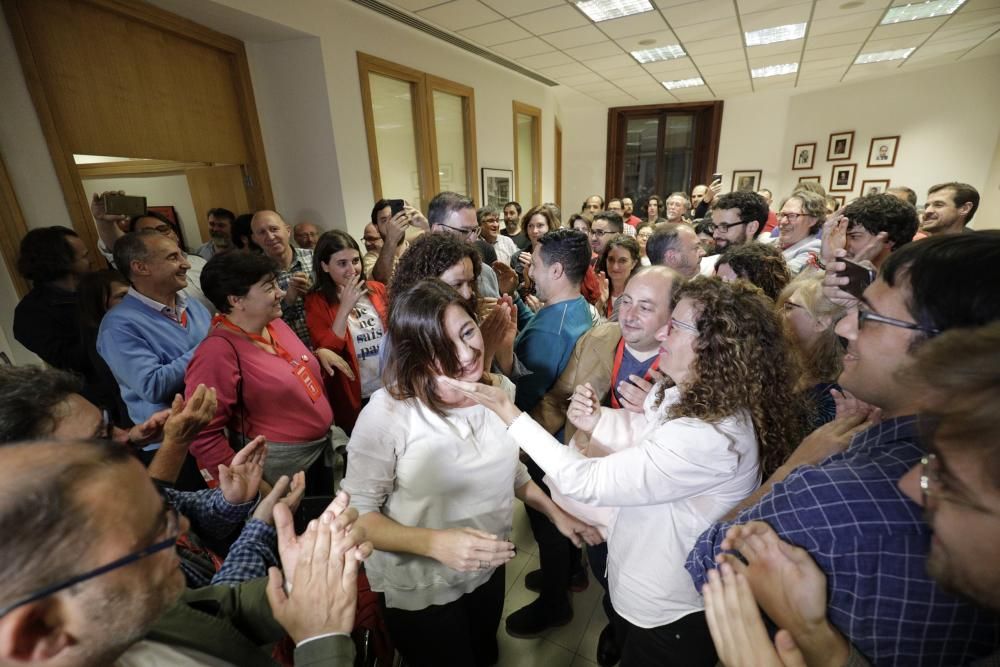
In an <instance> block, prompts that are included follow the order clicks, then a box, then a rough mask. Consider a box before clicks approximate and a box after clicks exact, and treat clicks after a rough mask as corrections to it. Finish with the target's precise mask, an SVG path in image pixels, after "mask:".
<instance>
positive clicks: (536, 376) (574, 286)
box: [506, 229, 593, 637]
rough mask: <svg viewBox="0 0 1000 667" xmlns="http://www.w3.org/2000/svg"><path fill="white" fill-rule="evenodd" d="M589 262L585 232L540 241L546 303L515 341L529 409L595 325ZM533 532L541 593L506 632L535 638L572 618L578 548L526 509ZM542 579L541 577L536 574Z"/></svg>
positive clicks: (539, 270)
mask: <svg viewBox="0 0 1000 667" xmlns="http://www.w3.org/2000/svg"><path fill="white" fill-rule="evenodd" d="M589 264H590V243H589V241H588V240H587V237H586V236H585V235H584V234H583V232H579V231H576V230H573V229H558V230H556V231H551V232H549V233H547V234H545V235H544V236H542V238H540V239H539V240H538V246H537V247H536V248H535V250H534V252H533V253H532V257H531V267H530V269H529V271H530V276H531V279H532V280H533V281H534V283H535V290H536V293H537V295H538V298H539V299H540V300H541V301H542V302H544V303H545V307H544V308H542V309H541V310H539V311H538V313H536V314H535V316H534V317H533V318H531V320H530V321H529V322H528V324H527V325H526V326H525V327H524V328H523V329H522V330H521V332H520V333H518V335H517V338H516V339H515V340H514V353H515V355H517V358H518V360H520V362H521V363H522V364H523V365H524V366H525V367H527V369H528V370H529V371H531V372H530V373H529V374H527V375H522V376H520V377H518V378H517V379H516V380H515V384H516V386H517V393H516V394H515V397H514V398H515V403H516V404H517V407H519V408H520V409H521V410H523V411H525V412H530V411H531V410H532V409H533V408H534V407H535V405H536V404H537V403H538V402H539V401H540V400H541V399H542V397H543V396H544V395H545V393H546V392H547V391H548V390H549V389H551V388H552V385H554V384H555V382H556V379H558V377H559V376H560V375H562V372H563V371H564V370H566V365H567V364H568V363H569V359H570V357H571V356H572V355H573V349H574V347H575V346H576V341H577V339H579V338H580V336H582V335H583V334H584V333H585V332H586V331H587V330H588V329H590V327H591V326H592V324H593V321H592V320H591V317H590V309H589V307H588V306H587V301H586V300H585V299H584V298H583V297H582V296H580V282H581V281H582V280H583V276H584V274H585V273H586V271H587V267H588V266H589ZM527 465H528V472H529V473H531V478H532V479H533V480H534V481H535V483H536V484H538V485H539V486H540V487H541V488H542V489H543V490H544V491H546V493H547V492H548V488H547V487H546V486H545V484H544V483H543V482H542V477H543V476H544V473H543V472H542V471H541V469H540V468H539V467H538V466H536V465H535V463H534V461H530V460H529V461H528V462H527ZM527 511H528V518H529V520H530V521H531V530H532V532H533V533H534V535H535V540H536V541H537V542H538V557H539V560H540V561H541V577H542V581H541V586H540V589H541V590H540V592H541V595H540V596H539V598H538V599H537V600H535V601H534V602H532V603H531V604H529V605H527V606H526V607H523V608H522V609H520V610H518V611H516V612H514V613H513V614H511V615H510V616H508V617H507V624H506V625H507V633H508V634H510V635H512V636H515V637H535V636H538V635H539V634H541V633H542V632H544V631H545V630H546V629H548V628H550V627H553V626H558V625H565V624H566V623H569V621H570V620H571V619H572V618H573V608H572V606H570V603H569V596H568V594H567V589H568V588H569V583H570V576H571V574H572V570H573V569H574V567H579V558H580V553H579V551H574V549H573V545H572V543H571V542H570V541H569V540H568V539H566V538H565V537H563V536H562V534H561V533H559V531H558V530H556V528H555V526H553V525H552V522H551V521H549V519H548V518H547V517H546V516H545V515H543V514H541V513H540V512H536V511H535V510H533V509H531V508H527ZM536 577H537V575H536Z"/></svg>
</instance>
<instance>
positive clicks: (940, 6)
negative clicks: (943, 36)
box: [882, 0, 965, 25]
mask: <svg viewBox="0 0 1000 667" xmlns="http://www.w3.org/2000/svg"><path fill="white" fill-rule="evenodd" d="M964 4H965V0H930V1H929V2H915V3H912V4H909V5H900V6H899V7H893V8H891V9H890V10H889V11H888V12H886V13H885V18H883V19H882V25H890V24H892V23H901V22H903V21H916V20H917V19H929V18H933V17H935V16H947V15H948V14H953V13H954V12H955V10H956V9H958V8H959V7H961V6H962V5H964Z"/></svg>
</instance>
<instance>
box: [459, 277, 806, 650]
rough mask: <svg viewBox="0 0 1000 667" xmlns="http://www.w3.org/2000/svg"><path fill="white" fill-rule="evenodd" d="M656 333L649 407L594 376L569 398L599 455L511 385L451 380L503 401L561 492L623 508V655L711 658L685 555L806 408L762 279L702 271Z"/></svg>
mask: <svg viewBox="0 0 1000 667" xmlns="http://www.w3.org/2000/svg"><path fill="white" fill-rule="evenodd" d="M657 338H658V339H659V340H660V341H662V344H661V347H660V350H661V353H660V363H659V369H660V371H662V372H664V373H666V375H667V379H666V380H664V381H663V382H661V383H660V384H659V385H658V387H657V389H656V391H653V392H650V394H649V396H648V397H647V399H646V402H645V405H644V406H643V407H644V411H643V413H642V414H636V413H633V412H630V411H627V410H615V409H612V408H606V407H601V406H600V405H599V403H598V399H597V395H596V393H595V392H594V390H593V389H592V388H591V387H590V386H589V385H585V386H581V387H577V391H576V392H575V393H574V395H573V397H572V399H571V403H570V406H569V410H568V412H567V417H568V418H569V420H570V421H571V422H572V423H573V424H574V425H575V426H576V427H577V428H578V429H580V430H582V431H584V432H585V433H588V434H590V437H591V439H592V440H595V441H597V442H599V443H601V444H602V445H603V446H605V447H606V448H608V449H611V450H613V453H611V454H609V455H607V456H605V457H603V458H585V457H584V456H583V455H582V454H580V453H579V452H578V451H576V450H575V449H574V448H572V447H565V446H563V445H561V444H560V443H559V442H557V441H556V440H555V439H553V438H552V437H551V436H550V435H549V434H548V433H547V432H546V431H545V430H544V429H543V428H542V427H540V426H539V425H538V424H536V423H535V422H534V421H533V420H532V419H531V418H530V417H529V416H528V415H526V414H522V413H521V412H520V411H519V410H518V409H517V408H516V407H515V406H514V404H513V402H512V401H510V400H509V398H508V397H507V396H506V395H505V394H503V392H497V391H494V390H491V389H490V388H487V387H484V386H482V385H474V384H470V383H463V382H454V381H451V380H442V382H444V383H445V385H446V386H448V387H450V388H453V389H455V390H456V391H460V392H462V394H463V395H465V396H467V397H469V398H472V399H474V400H477V401H479V402H481V403H483V404H484V405H487V406H489V407H490V408H491V409H492V410H494V411H495V412H496V413H497V415H498V416H499V417H500V418H501V419H502V421H503V422H504V423H505V424H507V425H508V427H509V428H508V433H509V434H510V435H511V436H512V437H513V438H514V439H515V440H516V441H517V443H518V444H519V445H520V446H521V449H522V450H524V452H525V453H527V454H528V455H529V456H531V458H532V460H534V461H535V462H536V463H538V465H539V466H540V467H541V468H542V469H543V470H544V471H545V473H546V475H547V476H548V478H550V479H551V480H552V483H553V484H555V486H556V487H557V488H558V489H559V491H560V492H561V493H562V494H563V495H565V496H568V497H570V498H572V499H574V500H577V501H580V502H584V503H587V504H592V505H598V506H605V507H614V508H617V515H616V517H615V519H614V520H613V522H612V523H611V526H610V528H609V533H608V578H609V581H610V589H611V598H612V604H613V606H614V609H615V611H616V612H618V614H619V615H621V616H622V618H623V619H624V621H625V623H624V627H622V628H620V630H621V632H618V631H617V630H616V632H615V636H616V638H618V639H619V641H624V646H623V653H622V661H621V664H622V665H623V666H624V667H636V666H640V665H641V666H645V665H684V666H698V665H705V666H706V667H711V666H714V665H715V664H716V656H715V651H714V648H713V646H712V640H711V637H710V636H709V632H708V627H707V625H706V622H705V615H704V611H703V603H702V599H701V596H700V595H699V594H698V591H697V590H696V589H695V587H694V584H693V583H692V581H691V578H690V576H688V573H687V571H686V570H685V569H684V563H685V560H686V558H687V554H688V552H689V551H690V550H691V548H692V547H693V546H694V543H695V540H696V539H697V537H698V536H699V535H700V534H701V533H702V532H703V531H704V530H705V529H707V528H708V527H709V526H710V525H711V524H712V523H713V522H714V521H716V520H718V519H719V518H721V517H722V516H723V515H724V514H725V513H726V512H727V511H729V510H730V509H731V508H732V507H733V506H735V505H736V504H737V503H739V502H740V501H742V500H743V499H744V498H745V497H747V496H748V495H749V494H750V493H751V492H752V491H753V490H754V489H755V488H756V487H757V485H758V484H759V482H760V479H761V474H762V473H763V474H764V476H767V475H768V474H769V473H770V472H771V471H773V470H774V469H775V468H777V466H778V465H780V464H781V462H782V461H783V460H784V459H785V456H786V453H787V452H788V451H790V449H791V448H792V447H794V446H797V445H798V443H799V442H800V440H801V436H802V434H803V432H804V431H805V423H806V416H805V410H804V408H803V407H802V405H801V402H800V401H799V400H798V399H797V398H796V396H795V393H794V384H795V380H796V378H797V373H796V370H795V369H796V361H795V358H794V355H793V354H792V352H791V349H790V347H789V345H788V343H787V341H786V339H785V337H784V335H783V332H782V324H781V320H780V318H779V317H778V315H777V313H775V312H774V307H773V303H772V302H771V301H770V299H768V298H766V297H765V296H764V295H763V294H762V293H761V292H760V290H759V289H757V288H756V287H753V286H752V285H749V284H746V283H743V282H736V283H723V282H722V281H720V280H718V279H715V278H706V277H698V278H695V279H694V280H692V281H690V282H688V283H686V284H684V285H683V286H681V288H680V290H679V291H678V293H677V296H676V297H675V306H674V310H673V317H672V319H671V321H670V323H669V324H668V325H667V326H665V327H664V328H663V329H661V330H660V332H658V334H657ZM761 340H767V341H770V343H769V344H768V345H766V346H763V347H762V346H761V345H760V344H759V341H761ZM762 396H766V397H767V400H766V401H764V400H761V397H762Z"/></svg>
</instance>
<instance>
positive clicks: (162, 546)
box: [0, 501, 181, 618]
mask: <svg viewBox="0 0 1000 667" xmlns="http://www.w3.org/2000/svg"><path fill="white" fill-rule="evenodd" d="M163 509H164V512H165V513H166V519H167V525H166V533H167V535H169V536H170V537H168V538H167V539H165V540H162V541H160V542H156V543H155V544H151V545H150V546H148V547H145V548H144V549H140V550H138V551H133V552H132V553H130V554H128V555H126V556H122V557H121V558H119V559H118V560H113V561H111V562H110V563H108V564H107V565H102V566H100V567H98V568H95V569H93V570H90V571H89V572H84V573H83V574H78V575H76V576H75V577H70V578H69V579H65V580H63V581H61V582H59V583H55V584H52V585H50V586H46V587H45V588H43V589H41V590H40V591H37V592H35V593H32V594H31V595H29V596H27V597H25V598H22V599H20V600H18V601H17V602H14V603H13V604H9V605H7V606H6V607H4V608H3V609H0V618H2V617H4V616H6V615H7V614H9V613H10V612H12V611H14V610H15V609H17V608H18V607H23V606H24V605H26V604H30V603H32V602H37V601H38V600H42V599H44V598H47V597H49V596H50V595H54V594H56V593H58V592H59V591H63V590H66V589H67V588H72V587H73V586H76V585H77V584H80V583H83V582H84V581H88V580H90V579H94V578H96V577H99V576H101V575H102V574H107V573H108V572H111V571H113V570H117V569H119V568H122V567H125V566H126V565H131V564H132V563H134V562H136V561H139V560H142V559H143V558H146V557H147V556H152V555H153V554H157V553H159V552H161V551H165V550H167V549H169V548H171V547H172V546H174V545H175V544H176V543H177V538H178V537H180V532H181V529H180V526H181V522H180V515H179V514H178V513H177V510H176V509H174V507H173V506H171V505H169V504H167V503H166V501H164V507H163Z"/></svg>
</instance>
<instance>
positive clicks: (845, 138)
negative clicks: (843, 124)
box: [826, 130, 854, 162]
mask: <svg viewBox="0 0 1000 667" xmlns="http://www.w3.org/2000/svg"><path fill="white" fill-rule="evenodd" d="M853 150H854V130H851V131H850V132H834V133H833V134H831V135H830V144H829V145H828V146H827V147H826V159H827V160H829V161H830V162H833V161H834V160H850V159H851V151H853Z"/></svg>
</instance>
